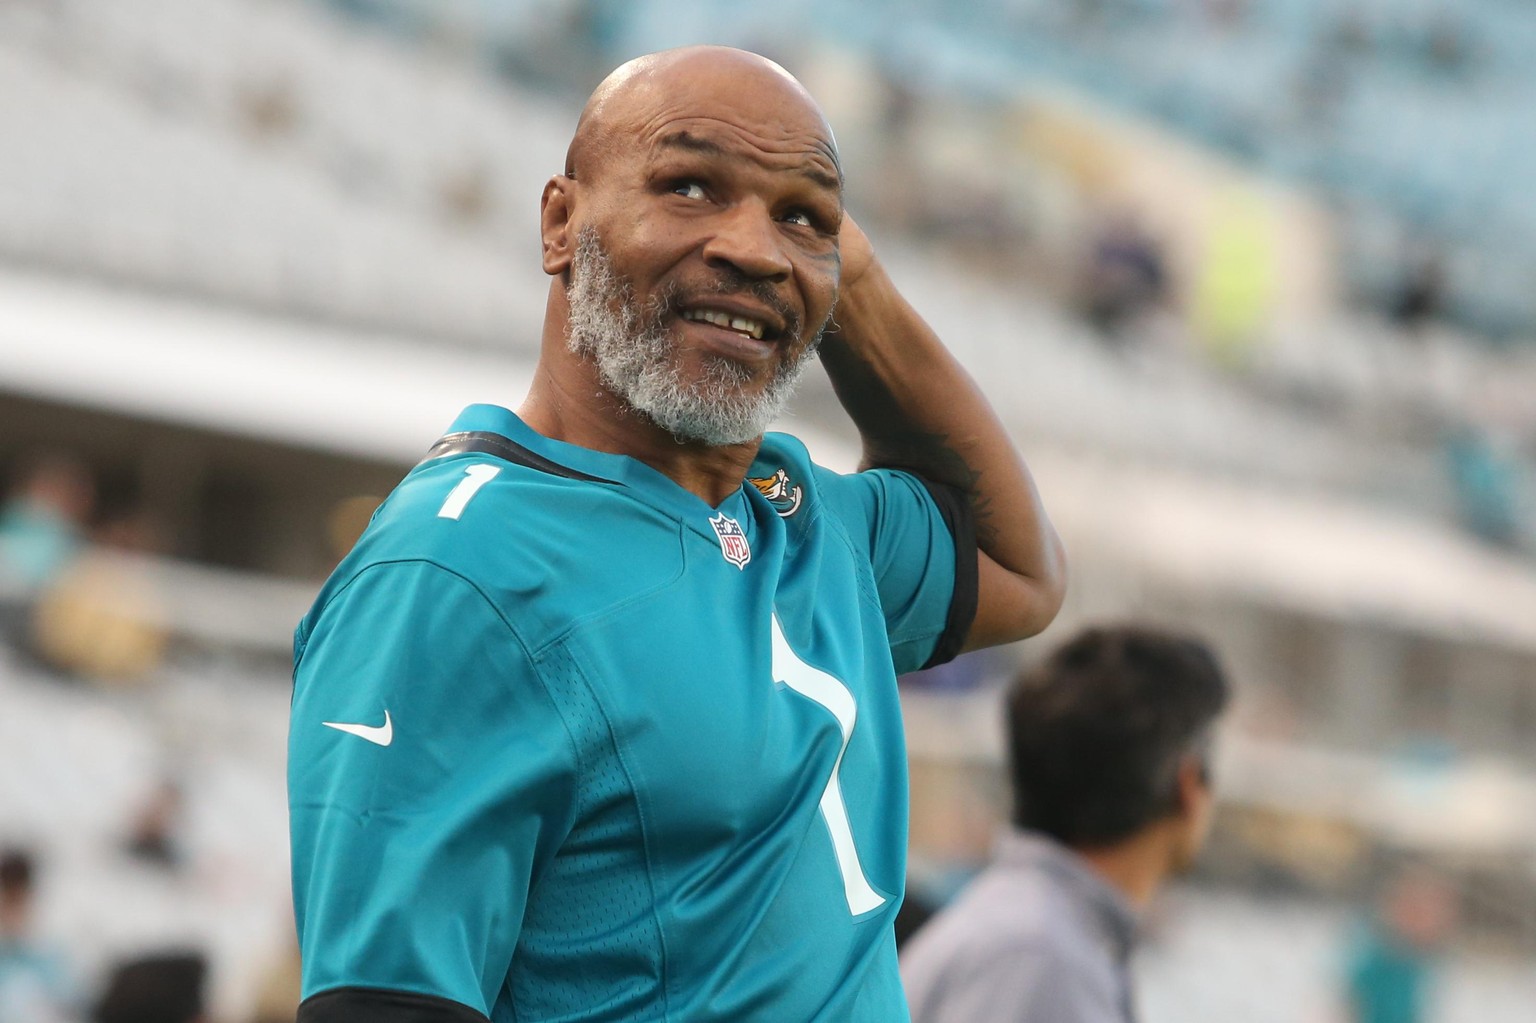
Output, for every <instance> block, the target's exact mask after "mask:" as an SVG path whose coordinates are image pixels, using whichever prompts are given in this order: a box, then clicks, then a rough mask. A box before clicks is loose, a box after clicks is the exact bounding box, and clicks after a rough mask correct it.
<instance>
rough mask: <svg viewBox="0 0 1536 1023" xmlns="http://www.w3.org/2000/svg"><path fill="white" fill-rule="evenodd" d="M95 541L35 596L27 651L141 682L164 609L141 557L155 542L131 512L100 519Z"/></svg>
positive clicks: (152, 662)
mask: <svg viewBox="0 0 1536 1023" xmlns="http://www.w3.org/2000/svg"><path fill="white" fill-rule="evenodd" d="M94 539H95V540H96V545H95V547H94V548H92V549H90V550H89V551H87V552H86V553H84V554H83V555H81V556H80V557H78V558H77V559H75V562H74V563H73V564H72V565H71V566H70V567H69V569H68V570H67V571H66V572H65V573H64V574H63V575H62V576H61V577H60V578H59V579H58V580H57V581H56V582H55V583H54V584H53V585H51V586H50V587H48V589H47V591H46V592H45V593H44V594H43V595H42V596H41V597H40V598H39V600H38V602H37V606H36V609H35V612H34V616H33V622H32V636H31V641H32V642H31V646H32V650H33V653H34V654H35V655H36V656H37V657H38V658H39V659H40V660H41V661H42V662H43V663H45V664H47V665H48V666H49V667H51V668H54V669H56V670H59V671H63V672H65V673H67V674H70V675H74V676H78V677H81V678H85V679H89V680H92V681H95V682H100V683H108V684H116V685H120V684H124V683H136V682H141V681H143V680H144V679H145V678H147V677H148V676H149V675H150V674H151V673H152V672H153V671H154V670H155V669H156V668H157V667H159V665H160V662H161V660H162V659H163V658H164V656H165V650H166V645H167V641H168V637H167V634H166V629H165V626H164V617H165V614H164V608H163V602H162V600H161V597H160V594H159V592H158V591H157V589H156V585H155V580H154V578H153V576H152V574H151V573H150V571H149V567H148V565H147V564H146V563H145V561H144V560H143V559H144V555H145V554H149V553H152V552H154V551H156V550H157V549H158V547H159V543H158V539H157V535H156V531H155V530H154V528H153V527H152V525H151V524H150V523H149V521H148V520H147V519H146V518H145V517H144V516H143V515H142V514H141V513H139V512H137V511H126V512H122V513H120V514H118V515H115V516H113V517H112V518H110V519H108V520H106V521H104V522H103V523H102V524H101V525H100V526H99V527H98V528H97V530H96V532H95V535H94Z"/></svg>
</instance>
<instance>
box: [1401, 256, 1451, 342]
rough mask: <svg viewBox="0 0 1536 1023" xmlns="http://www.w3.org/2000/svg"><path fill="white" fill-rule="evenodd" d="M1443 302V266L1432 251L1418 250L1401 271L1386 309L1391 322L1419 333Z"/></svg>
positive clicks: (1436, 314)
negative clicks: (1399, 280)
mask: <svg viewBox="0 0 1536 1023" xmlns="http://www.w3.org/2000/svg"><path fill="white" fill-rule="evenodd" d="M1444 304H1445V265H1444V263H1442V262H1441V259H1440V257H1439V255H1438V254H1437V253H1435V252H1434V251H1424V252H1421V253H1420V254H1419V255H1418V256H1417V258H1415V259H1414V260H1413V261H1412V263H1411V264H1410V265H1409V267H1408V269H1407V270H1406V271H1405V272H1404V274H1403V279H1402V283H1401V284H1400V285H1399V287H1398V291H1397V294H1396V295H1395V296H1393V298H1392V303H1391V307H1390V308H1389V310H1388V312H1389V315H1390V316H1391V318H1392V322H1393V323H1396V324H1397V325H1398V326H1400V327H1402V328H1403V329H1404V330H1408V331H1410V332H1415V333H1416V332H1418V331H1421V330H1423V329H1424V327H1425V326H1426V325H1427V324H1428V323H1430V321H1432V320H1434V319H1435V318H1436V317H1437V316H1439V315H1440V310H1441V308H1442V306H1443V305H1444Z"/></svg>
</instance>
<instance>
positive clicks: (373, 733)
mask: <svg viewBox="0 0 1536 1023" xmlns="http://www.w3.org/2000/svg"><path fill="white" fill-rule="evenodd" d="M320 723H321V724H322V725H324V726H325V727H327V728H334V729H336V731H338V732H346V733H347V734H348V735H355V736H357V737H358V738H359V739H367V740H368V741H369V742H371V743H373V744H375V745H377V746H388V745H389V744H390V743H392V742H394V741H395V725H394V722H392V721H390V720H389V711H387V710H386V711H385V712H384V723H383V724H382V725H377V726H375V725H349V724H347V723H345V722H341V721H322V722H320Z"/></svg>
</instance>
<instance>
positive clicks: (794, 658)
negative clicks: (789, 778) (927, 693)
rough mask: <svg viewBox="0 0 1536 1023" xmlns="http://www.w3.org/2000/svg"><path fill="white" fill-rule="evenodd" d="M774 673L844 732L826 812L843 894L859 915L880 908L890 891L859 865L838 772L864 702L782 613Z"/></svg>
mask: <svg viewBox="0 0 1536 1023" xmlns="http://www.w3.org/2000/svg"><path fill="white" fill-rule="evenodd" d="M773 677H774V680H775V681H777V682H782V683H783V684H784V685H786V686H788V687H789V688H790V689H793V690H794V691H795V692H797V693H799V694H800V695H801V696H803V697H805V698H806V699H808V700H810V701H812V702H813V703H818V704H820V705H821V706H823V707H825V708H826V709H827V711H828V712H829V713H831V715H832V716H833V717H834V718H836V719H837V723H838V726H839V727H840V728H841V729H842V732H843V745H842V748H841V749H839V750H838V751H837V760H836V762H834V763H833V765H832V777H830V778H828V779H827V788H826V791H824V792H823V793H822V794H821V817H822V820H824V821H826V822H827V830H828V831H829V832H831V833H832V850H833V852H835V853H836V854H837V867H838V869H839V870H840V871H842V874H843V894H844V895H846V896H847V897H848V912H850V913H852V914H853V915H854V916H858V915H859V914H861V913H867V912H869V911H870V910H872V909H878V908H879V907H880V906H882V905H884V904H885V896H883V895H881V894H880V893H879V892H877V891H875V890H874V888H872V887H870V884H869V881H868V880H867V879H866V878H865V877H864V868H863V867H862V866H860V864H859V850H858V849H857V848H855V846H854V844H853V828H852V827H851V826H850V825H849V823H848V808H847V807H846V806H844V805H843V787H842V785H841V784H839V782H838V777H837V772H838V769H839V768H841V767H842V766H843V754H844V753H847V752H848V740H849V739H850V738H851V737H852V736H853V724H854V721H855V720H856V719H857V717H858V706H857V704H856V703H855V701H854V699H853V694H852V693H850V692H849V691H848V687H847V686H845V685H843V683H841V682H839V681H838V680H837V679H835V678H833V677H832V676H831V675H828V674H827V673H826V672H824V671H822V670H821V669H820V668H813V667H811V666H810V665H809V664H806V663H805V662H804V661H802V660H801V659H800V658H799V656H798V655H797V654H796V653H795V652H794V650H793V649H791V648H790V645H789V642H788V641H787V640H786V639H785V638H784V630H783V629H782V628H780V627H779V617H778V615H774V616H773Z"/></svg>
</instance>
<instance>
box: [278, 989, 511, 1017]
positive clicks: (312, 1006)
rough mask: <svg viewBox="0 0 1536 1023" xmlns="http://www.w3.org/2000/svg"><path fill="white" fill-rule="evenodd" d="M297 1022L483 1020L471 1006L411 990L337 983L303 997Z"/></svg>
mask: <svg viewBox="0 0 1536 1023" xmlns="http://www.w3.org/2000/svg"><path fill="white" fill-rule="evenodd" d="M297 1023H486V1017H484V1016H482V1015H480V1013H478V1012H476V1011H475V1010H474V1009H471V1008H470V1007H469V1006H467V1005H465V1004H463V1003H462V1002H455V1001H452V1000H450V999H447V998H438V997H435V996H433V995H419V994H416V993H415V992H412V991H389V990H386V989H384V988H372V987H338V988H332V989H331V990H329V991H322V992H320V993H319V994H317V995H311V996H309V997H308V998H306V999H304V1003H303V1004H302V1005H300V1006H299V1016H298V1020H297Z"/></svg>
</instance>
